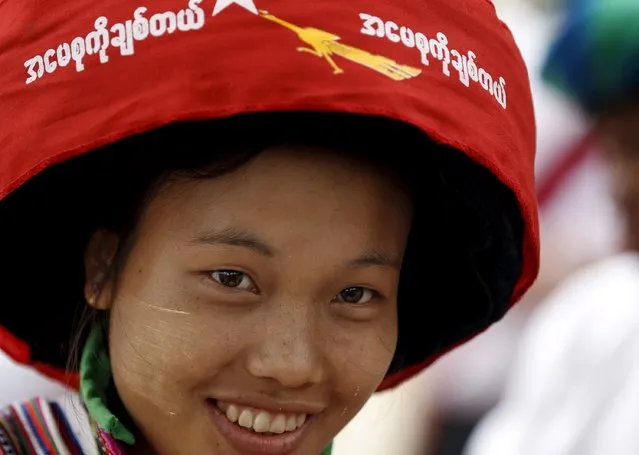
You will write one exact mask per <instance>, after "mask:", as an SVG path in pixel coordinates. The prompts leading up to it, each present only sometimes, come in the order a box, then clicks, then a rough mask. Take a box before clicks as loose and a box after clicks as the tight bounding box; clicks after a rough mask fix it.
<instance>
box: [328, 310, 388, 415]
mask: <svg viewBox="0 0 639 455" xmlns="http://www.w3.org/2000/svg"><path fill="white" fill-rule="evenodd" d="M341 333H342V334H341V335H339V336H337V337H335V338H333V339H332V340H330V346H329V347H328V348H327V350H328V351H329V352H330V354H329V355H330V359H331V363H332V364H333V369H332V371H333V374H335V378H334V385H335V389H336V391H337V393H338V395H339V398H340V401H341V402H342V404H343V406H344V407H345V408H347V409H348V413H349V414H351V416H352V415H353V414H355V413H357V411H358V410H359V409H360V408H361V407H362V406H363V405H364V404H365V403H366V401H367V400H368V398H369V397H370V396H371V395H372V394H373V393H374V392H375V390H376V389H377V387H378V386H379V384H380V383H381V382H382V380H383V379H384V377H385V375H386V372H387V371H388V367H389V366H390V363H391V361H392V359H393V356H394V354H395V349H396V345H397V319H396V317H395V316H393V315H389V316H388V317H387V318H386V319H385V320H384V323H383V324H380V325H378V326H377V327H375V328H373V327H362V328H359V327H357V326H352V327H350V328H349V330H347V331H342V332H341Z"/></svg>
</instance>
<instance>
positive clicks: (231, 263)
mask: <svg viewBox="0 0 639 455" xmlns="http://www.w3.org/2000/svg"><path fill="white" fill-rule="evenodd" d="M410 222H411V204H410V201H409V198H408V196H407V195H406V193H405V192H404V191H402V190H401V189H399V185H398V184H397V182H395V180H394V179H393V178H392V177H391V176H389V175H386V174H385V173H383V172H381V171H380V170H378V169H374V168H373V167H369V166H366V165H364V164H361V163H359V162H356V161H351V160H348V159H346V158H344V157H340V156H338V155H336V154H331V153H328V152H325V151H324V152H323V153H318V151H316V150H315V151H313V150H301V149H296V150H291V149H290V148H274V149H269V150H267V151H265V152H263V153H262V154H260V155H259V156H258V157H257V158H255V159H254V160H253V161H251V162H249V163H248V164H247V165H245V166H243V167H242V168H240V169H238V170H236V171H234V172H232V173H229V174H226V175H224V176H222V177H219V178H215V179H204V180H182V181H177V182H172V183H170V184H168V186H166V187H163V189H162V191H160V193H159V194H158V195H157V196H156V197H155V198H154V199H153V200H152V201H151V202H150V203H149V205H148V207H147V209H146V212H145V214H144V216H143V217H142V220H141V222H140V225H139V230H138V233H137V236H136V240H135V242H136V243H135V244H134V245H133V247H132V250H131V252H130V254H129V256H128V258H127V262H126V265H125V266H124V268H123V270H122V273H121V275H120V278H119V281H118V285H117V286H116V287H115V288H113V286H112V285H111V292H104V293H103V294H102V297H101V298H100V302H99V306H101V307H103V308H109V309H110V310H111V319H110V334H109V346H110V355H111V362H112V368H113V376H114V380H115V384H116V387H117V390H118V393H119V395H120V397H121V399H122V401H123V403H124V405H125V407H126V409H127V410H128V411H129V414H130V415H131V417H132V418H133V420H134V421H135V423H136V424H137V426H138V428H139V430H140V431H141V433H142V434H143V435H144V437H145V438H146V440H147V442H148V443H149V445H150V446H151V447H152V448H153V450H154V451H156V452H157V453H159V454H162V455H174V454H198V455H205V454H215V455H221V454H247V455H250V454H278V455H279V454H308V455H318V454H319V453H320V452H321V451H322V450H323V449H324V447H325V446H326V445H327V444H328V443H329V442H330V441H331V439H332V438H333V437H334V436H335V435H336V434H337V433H338V432H339V431H340V430H341V429H342V428H343V427H344V426H345V425H346V424H347V422H348V421H349V420H350V419H351V418H352V417H353V416H354V415H355V414H356V413H357V412H358V411H359V410H360V408H361V407H362V406H363V405H364V403H365V402H366V401H367V400H368V398H369V397H370V395H371V394H372V393H373V392H374V391H375V389H376V388H377V386H378V385H379V384H380V382H381V380H382V379H383V378H384V375H385V373H386V371H387V368H388V366H389V364H390V362H391V359H392V357H393V354H394V352H395V345H396V341H397V311H396V310H397V291H398V281H399V273H400V265H401V263H402V257H403V253H404V249H405V246H406V241H407V237H408V232H409V228H410ZM94 241H95V240H94ZM94 249H95V248H94ZM90 250H91V249H90ZM98 250H99V248H98Z"/></svg>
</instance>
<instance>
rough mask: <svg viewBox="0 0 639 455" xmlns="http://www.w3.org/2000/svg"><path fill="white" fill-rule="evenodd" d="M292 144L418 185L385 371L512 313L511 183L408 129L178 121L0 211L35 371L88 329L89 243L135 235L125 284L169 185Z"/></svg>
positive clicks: (275, 120) (374, 123)
mask: <svg viewBox="0 0 639 455" xmlns="http://www.w3.org/2000/svg"><path fill="white" fill-rule="evenodd" d="M286 144H295V145H305V146H313V147H324V148H328V149H332V150H338V151H344V152H345V153H349V154H353V155H354V156H358V157H361V158H362V159H366V160H370V161H374V162H376V163H377V164H378V165H382V166H385V167H387V168H392V170H393V171H394V172H396V173H398V174H399V175H401V176H403V178H404V179H405V180H406V182H408V184H409V185H411V184H412V183H414V185H412V186H413V192H412V196H413V198H414V205H415V210H414V222H413V227H412V230H411V233H410V236H409V242H408V249H407V253H406V256H405V260H404V264H403V267H402V274H401V279H400V281H401V282H400V293H399V300H398V302H399V308H398V311H399V341H398V347H397V351H396V353H395V357H394V359H393V363H392V365H391V367H390V370H389V374H392V373H395V372H397V371H399V370H401V369H403V368H406V367H409V366H413V365H415V364H417V363H421V362H422V361H424V360H425V359H427V358H429V357H431V356H434V355H437V354H438V353H441V352H443V351H444V350H446V349H448V348H450V347H451V346H452V345H453V344H455V343H457V342H459V341H461V340H462V339H464V338H466V337H468V336H470V335H472V334H474V333H476V332H478V331H480V330H482V329H484V328H486V327H487V326H488V325H489V324H490V323H492V322H494V321H495V320H497V319H499V318H501V317H502V316H503V314H504V313H505V312H506V310H507V308H508V305H509V303H510V300H511V297H512V293H513V289H514V286H515V284H516V282H517V279H518V278H519V275H520V273H521V265H522V251H521V245H522V236H523V222H522V218H521V215H520V211H519V209H518V204H517V202H516V200H515V197H514V195H513V194H512V192H511V191H510V190H509V189H508V188H507V187H506V186H505V185H503V184H502V183H501V182H499V181H498V180H497V179H496V178H495V177H494V176H493V174H492V173H490V172H489V171H488V170H487V169H485V168H483V167H482V166H480V165H479V164H476V163H474V162H473V161H471V160H470V159H469V158H468V157H466V156H465V155H464V154H463V153H461V152H460V151H458V150H455V149H452V148H450V147H447V146H443V145H440V144H437V143H435V142H434V141H432V140H430V139H429V138H428V137H427V136H426V135H424V134H423V133H422V132H421V131H419V130H418V129H417V128H414V127H412V126H410V125H407V124H404V123H400V122H396V121H392V120H389V119H386V118H381V117H373V116H357V115H349V114H335V113H300V112H296V113H267V114H247V115H240V116H235V117H231V118H227V119H224V120H214V121H202V122H188V123H177V124H172V125H169V126H165V127H163V128H159V129H156V130H154V131H151V132H147V133H143V134H140V135H136V136H132V137H129V138H127V139H124V140H121V141H119V142H117V143H114V144H112V145H109V146H106V147H103V148H101V149H99V150H96V151H93V152H91V153H89V154H87V155H84V156H81V157H78V158H75V159H72V160H70V161H68V162H66V163H63V164H60V165H56V166H53V167H52V168H50V169H48V170H46V171H44V172H42V173H41V174H40V175H38V176H36V177H34V178H33V179H32V180H31V181H30V182H29V183H27V184H25V185H24V186H23V187H21V188H20V189H18V190H17V191H16V192H14V194H12V195H11V196H9V197H8V198H6V200H4V201H2V202H1V203H0V220H2V221H1V222H0V251H2V260H3V261H4V262H5V270H7V273H6V274H5V276H4V277H3V278H2V283H3V287H4V289H5V291H6V292H7V293H6V294H5V296H7V297H5V302H4V303H3V311H1V312H0V325H2V326H5V327H6V328H7V329H9V330H10V331H11V332H12V333H14V334H15V335H16V336H18V337H20V338H21V339H24V340H28V341H29V343H30V346H31V349H32V356H33V359H34V360H35V361H39V362H46V363H49V364H52V365H55V366H58V367H61V368H64V367H65V366H66V365H67V364H68V363H67V361H68V359H69V356H70V355H72V354H73V353H74V349H73V347H74V345H76V346H81V345H82V344H83V342H84V339H85V337H86V335H87V332H88V329H89V328H90V326H91V324H90V323H88V321H91V320H92V318H91V317H89V319H87V312H89V313H90V311H89V310H87V305H86V303H85V301H84V281H85V271H84V253H85V249H86V246H87V243H88V240H89V237H90V235H91V234H92V233H93V232H94V231H95V230H97V229H100V228H107V229H109V230H112V231H114V232H115V233H117V234H118V235H120V236H121V238H124V239H129V241H125V242H123V243H122V245H121V248H120V252H119V253H118V260H116V261H115V264H114V269H113V273H114V275H117V272H118V267H121V265H122V262H123V261H124V260H126V252H127V245H130V239H133V238H134V236H135V226H136V224H137V220H138V218H139V216H140V213H141V210H143V208H144V206H145V204H146V202H147V201H148V200H149V198H151V197H153V194H154V191H157V189H158V188H159V187H160V186H161V185H162V183H163V182H166V180H167V179H168V178H170V177H171V176H175V175H183V176H185V177H188V178H211V177H215V176H217V175H221V174H224V173H227V172H230V171H232V170H233V169H236V168H238V167H239V166H241V165H242V164H244V163H246V162H247V161H248V160H250V159H252V158H253V157H254V156H256V155H257V154H258V153H260V152H261V151H263V150H264V149H265V148H267V147H270V146H273V145H286ZM6 309H8V311H6ZM61 334H64V335H61Z"/></svg>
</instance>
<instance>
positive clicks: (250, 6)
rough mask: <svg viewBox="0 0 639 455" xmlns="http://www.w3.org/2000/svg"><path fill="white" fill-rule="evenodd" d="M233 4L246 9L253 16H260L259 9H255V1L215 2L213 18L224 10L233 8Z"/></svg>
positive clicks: (228, 0) (227, 0) (220, 0)
mask: <svg viewBox="0 0 639 455" xmlns="http://www.w3.org/2000/svg"><path fill="white" fill-rule="evenodd" d="M233 3H235V4H236V5H238V6H241V7H242V8H244V9H245V10H247V11H250V12H251V13H253V14H258V13H257V8H256V7H255V3H254V0H217V1H216V2H215V8H213V16H215V15H217V14H218V13H220V12H222V11H223V10H225V9H226V8H228V7H229V6H231V5H232V4H233Z"/></svg>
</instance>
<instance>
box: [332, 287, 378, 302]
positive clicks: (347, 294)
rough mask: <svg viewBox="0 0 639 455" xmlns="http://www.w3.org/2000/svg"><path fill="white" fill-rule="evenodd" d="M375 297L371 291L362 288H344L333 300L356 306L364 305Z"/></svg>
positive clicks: (375, 294) (374, 293)
mask: <svg viewBox="0 0 639 455" xmlns="http://www.w3.org/2000/svg"><path fill="white" fill-rule="evenodd" d="M376 296H377V293H376V292H375V291H373V290H371V289H367V288H362V287H352V288H346V289H344V290H343V291H342V292H340V293H339V294H337V296H336V297H335V300H336V301H338V302H342V303H352V304H356V305H364V304H366V303H368V302H370V301H371V300H373V299H374V298H375V297H376Z"/></svg>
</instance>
